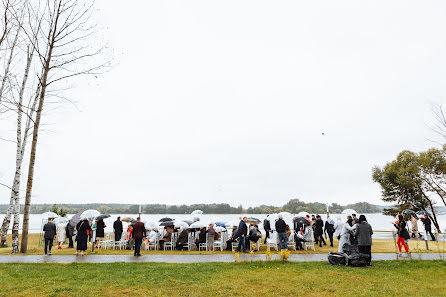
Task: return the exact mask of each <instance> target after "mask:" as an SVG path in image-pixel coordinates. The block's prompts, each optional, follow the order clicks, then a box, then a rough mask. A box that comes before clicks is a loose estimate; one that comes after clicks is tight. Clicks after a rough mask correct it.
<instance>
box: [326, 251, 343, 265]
mask: <svg viewBox="0 0 446 297" xmlns="http://www.w3.org/2000/svg"><path fill="white" fill-rule="evenodd" d="M328 263H330V264H331V265H344V266H345V265H347V263H348V256H347V254H344V253H333V252H330V253H328Z"/></svg>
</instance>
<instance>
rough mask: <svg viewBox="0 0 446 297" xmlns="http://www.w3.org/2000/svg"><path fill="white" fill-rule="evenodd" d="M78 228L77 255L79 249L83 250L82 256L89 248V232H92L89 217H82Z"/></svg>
mask: <svg viewBox="0 0 446 297" xmlns="http://www.w3.org/2000/svg"><path fill="white" fill-rule="evenodd" d="M76 230H77V245H76V256H77V255H79V251H81V256H83V255H84V252H85V251H86V250H87V243H88V233H91V227H90V223H89V222H88V218H82V220H80V222H79V223H77V225H76Z"/></svg>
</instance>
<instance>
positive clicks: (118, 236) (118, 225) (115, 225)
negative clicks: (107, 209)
mask: <svg viewBox="0 0 446 297" xmlns="http://www.w3.org/2000/svg"><path fill="white" fill-rule="evenodd" d="M122 230H123V228H122V222H121V217H118V218H117V219H116V221H115V222H114V223H113V231H114V232H115V241H120V240H121V236H122Z"/></svg>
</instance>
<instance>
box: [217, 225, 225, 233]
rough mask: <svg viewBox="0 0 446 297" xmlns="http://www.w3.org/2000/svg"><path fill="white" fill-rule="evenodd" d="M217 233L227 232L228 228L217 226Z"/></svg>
mask: <svg viewBox="0 0 446 297" xmlns="http://www.w3.org/2000/svg"><path fill="white" fill-rule="evenodd" d="M215 231H217V232H225V231H226V228H224V227H220V226H217V228H215Z"/></svg>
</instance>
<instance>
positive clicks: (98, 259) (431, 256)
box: [0, 253, 446, 264]
mask: <svg viewBox="0 0 446 297" xmlns="http://www.w3.org/2000/svg"><path fill="white" fill-rule="evenodd" d="M234 259H235V256H234V255H233V254H221V255H218V254H217V255H216V254H212V255H142V256H140V257H134V256H131V255H85V256H75V255H52V256H44V255H30V256H0V263H65V264H66V263H117V262H128V263H140V262H162V263H205V262H208V263H209V262H227V263H229V262H234ZM372 259H373V260H396V259H397V257H396V254H389V253H387V254H386V253H376V254H373V255H372ZM400 259H405V260H406V259H410V258H408V257H407V256H403V257H400ZM412 259H413V260H445V259H446V254H445V253H419V254H415V253H414V254H412ZM267 260H268V259H267V258H266V255H265V254H254V255H253V256H252V257H251V256H250V255H249V254H240V258H239V261H240V262H241V261H267ZM271 260H280V256H279V255H277V254H273V255H272V258H271ZM288 260H289V261H292V262H320V261H327V254H291V255H290V256H289V258H288Z"/></svg>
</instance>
